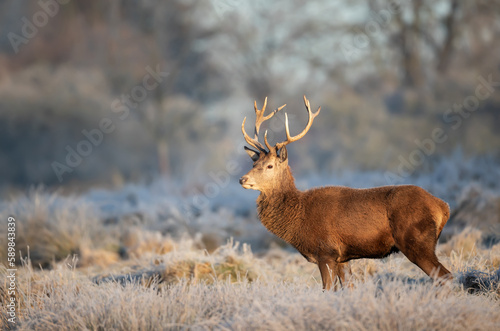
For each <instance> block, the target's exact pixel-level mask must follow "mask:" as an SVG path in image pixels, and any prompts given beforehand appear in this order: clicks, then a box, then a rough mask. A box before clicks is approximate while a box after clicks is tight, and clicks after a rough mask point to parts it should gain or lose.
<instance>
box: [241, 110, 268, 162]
mask: <svg viewBox="0 0 500 331" xmlns="http://www.w3.org/2000/svg"><path fill="white" fill-rule="evenodd" d="M246 120H247V118H246V117H245V118H244V119H243V123H241V132H243V137H244V138H245V140H246V142H247V143H248V144H249V145H250V146H252V147H254V148H255V149H257V150H258V151H260V152H264V153H267V151H266V149H265V148H264V146H262V144H261V143H260V142H259V141H258V140H257V139H252V138H250V136H249V135H248V134H247V133H246V131H245V121H246Z"/></svg>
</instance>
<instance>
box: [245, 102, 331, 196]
mask: <svg viewBox="0 0 500 331" xmlns="http://www.w3.org/2000/svg"><path fill="white" fill-rule="evenodd" d="M304 104H305V106H306V110H307V113H308V115H309V119H308V121H307V125H306V127H305V129H304V130H303V131H302V132H301V133H299V134H298V135H296V136H293V137H291V136H290V129H289V127H288V115H287V114H286V113H285V131H286V140H285V141H283V142H280V143H277V144H276V145H274V146H271V145H270V144H269V142H268V141H267V131H266V132H265V133H264V143H265V146H266V147H267V149H266V147H264V146H263V145H262V144H261V143H260V142H259V129H260V126H261V124H262V123H263V122H265V121H267V120H269V119H270V118H271V117H273V116H274V115H275V114H276V113H277V112H279V111H280V110H281V109H283V108H284V107H285V106H286V104H285V105H283V106H281V107H279V108H277V109H275V110H274V111H273V112H272V113H270V114H269V115H267V116H264V112H265V110H266V106H267V97H266V99H265V100H264V105H263V107H262V109H260V110H259V109H258V108H257V102H256V101H255V102H254V108H255V115H256V116H255V135H254V138H251V137H250V136H248V134H247V133H246V131H245V121H246V117H245V119H244V120H243V123H242V124H241V131H242V132H243V137H244V138H245V140H246V142H247V143H248V144H249V145H250V146H252V147H253V148H254V149H252V148H248V147H246V146H245V151H246V152H247V154H248V155H249V156H250V157H251V158H252V160H253V161H254V163H253V168H252V169H251V170H250V171H249V172H248V173H247V174H246V175H244V176H243V177H241V178H240V184H241V186H243V188H245V189H253V190H258V191H261V192H265V191H271V190H273V189H276V188H280V187H282V185H283V183H286V182H287V181H289V179H290V178H291V179H292V180H291V182H292V183H293V177H291V172H290V168H289V167H288V154H287V151H286V145H288V144H289V143H292V142H294V141H297V140H299V139H301V138H302V137H304V136H305V135H306V133H307V131H309V129H310V128H311V125H312V123H313V120H314V118H315V117H316V116H318V114H319V112H320V110H321V107H319V108H318V110H317V111H316V112H315V113H313V112H312V111H311V105H310V103H309V100H307V98H306V96H305V95H304Z"/></svg>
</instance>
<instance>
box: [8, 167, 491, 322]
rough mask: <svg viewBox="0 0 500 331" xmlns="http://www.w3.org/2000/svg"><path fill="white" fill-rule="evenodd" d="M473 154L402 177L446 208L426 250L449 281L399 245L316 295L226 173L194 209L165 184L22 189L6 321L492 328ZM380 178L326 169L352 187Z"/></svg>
mask: <svg viewBox="0 0 500 331" xmlns="http://www.w3.org/2000/svg"><path fill="white" fill-rule="evenodd" d="M478 162H479V163H480V162H482V161H479V160H468V161H466V160H464V161H463V162H462V164H463V167H461V168H459V169H458V170H459V172H460V174H461V179H459V180H458V181H455V180H450V181H449V182H448V181H447V182H444V183H443V186H444V187H443V186H440V188H441V189H442V190H436V189H435V187H433V186H427V187H426V184H425V183H431V182H432V180H431V178H427V177H432V175H425V176H422V177H420V178H417V177H416V178H413V182H415V183H420V185H423V186H424V187H426V188H427V189H429V190H430V191H431V192H433V193H434V194H436V195H438V196H440V195H441V197H443V198H444V199H446V200H447V201H449V202H450V204H451V205H452V217H451V219H450V221H449V222H448V224H447V226H446V227H445V231H444V232H443V236H442V238H441V239H440V244H439V246H438V256H439V259H440V260H441V261H442V263H443V264H444V265H445V266H446V267H447V268H448V269H450V271H451V272H452V273H453V275H454V277H455V280H454V281H453V283H452V284H449V285H446V286H441V287H440V286H436V285H434V284H433V283H432V281H430V279H429V278H428V277H427V276H426V275H425V274H424V273H423V272H422V271H421V270H420V269H418V267H416V266H415V265H414V264H412V263H411V262H410V261H408V260H407V259H406V258H405V257H404V256H403V255H402V254H400V253H399V254H394V255H391V256H389V257H388V258H386V259H383V260H356V261H353V262H351V269H352V274H351V276H350V278H349V282H350V284H349V286H348V287H345V288H343V289H342V290H340V291H338V292H323V291H322V290H321V277H320V276H319V272H318V271H317V267H316V266H315V265H313V264H311V263H308V262H306V260H305V259H304V258H303V257H302V256H300V254H298V253H296V252H295V251H294V250H293V249H291V248H290V247H287V246H286V245H285V244H284V243H283V242H280V241H279V239H276V238H275V237H273V236H272V235H270V234H268V233H267V232H266V230H265V228H264V227H263V226H262V225H261V224H260V223H259V221H258V220H257V218H256V213H255V208H254V201H253V199H254V197H252V196H248V195H247V194H246V193H247V191H243V190H242V189H240V188H239V187H238V186H239V185H238V184H237V183H236V182H235V181H232V182H231V183H230V184H229V185H228V190H227V192H226V193H221V194H220V195H219V196H217V197H214V198H213V199H210V200H209V203H208V205H207V206H204V207H203V208H200V207H198V206H196V204H195V203H194V201H195V200H194V199H193V198H194V196H190V195H183V194H182V193H179V192H178V189H176V188H175V187H172V186H171V184H169V182H168V181H161V182H157V183H155V184H152V185H149V186H145V185H142V186H141V185H128V186H126V187H124V188H123V189H122V190H119V191H106V190H91V191H89V192H87V193H85V194H80V195H71V196H62V195H60V194H57V193H49V192H47V191H46V190H43V189H38V190H32V191H30V192H29V193H27V194H26V195H24V196H19V197H16V198H13V199H12V200H10V201H6V202H4V203H3V204H2V206H1V212H0V217H2V218H7V217H8V215H16V218H17V220H18V223H17V247H18V248H19V256H18V262H19V266H18V291H19V296H18V297H19V310H18V311H19V320H18V324H17V326H16V327H19V328H20V329H36V330H46V329H66V328H68V327H74V328H76V329H122V330H143V329H207V328H208V329H213V328H221V329H250V328H252V329H253V328H257V329H269V330H271V329H273V330H274V329H278V330H281V329H283V330H284V329H331V328H339V329H359V330H364V329H372V328H373V327H376V328H378V329H383V330H392V329H457V330H465V329H483V330H493V329H496V328H497V327H498V325H499V323H500V314H499V313H498V312H499V310H500V309H499V300H500V186H498V184H496V185H489V184H490V183H489V180H490V179H491V175H492V174H491V173H481V172H478V171H477V168H476V166H477V163H478ZM440 167H446V165H440ZM450 171H451V169H450ZM493 175H495V176H496V178H497V179H498V178H500V177H499V176H498V173H497V174H493ZM381 177H382V178H383V176H381V174H380V173H378V174H377V173H374V172H371V173H361V172H360V173H357V174H347V175H346V176H340V177H339V178H334V177H332V178H329V180H330V181H331V183H332V184H347V185H350V186H353V187H363V186H374V185H376V184H377V183H378V180H380V178H381ZM316 181H317V179H315V178H311V179H303V182H304V183H303V185H304V186H309V185H313V184H311V183H314V182H316ZM496 183H498V181H497V182H496ZM360 230H361V229H360ZM1 238H6V230H5V229H2V232H1ZM0 247H2V249H3V251H2V256H5V255H6V252H5V247H6V244H5V242H4V241H2V245H1V246H0ZM6 269H7V268H6V266H5V265H2V269H1V273H2V274H7V271H6ZM3 279H5V278H3ZM6 289H7V283H6V282H4V283H3V284H2V291H1V293H2V298H3V300H5V298H6V297H7V295H6V293H7V291H6ZM2 314H3V315H2V323H3V327H7V328H8V327H12V325H10V324H8V323H7V322H6V319H7V318H8V315H7V314H6V312H5V310H4V312H3V313H2Z"/></svg>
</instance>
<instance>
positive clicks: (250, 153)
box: [244, 146, 260, 162]
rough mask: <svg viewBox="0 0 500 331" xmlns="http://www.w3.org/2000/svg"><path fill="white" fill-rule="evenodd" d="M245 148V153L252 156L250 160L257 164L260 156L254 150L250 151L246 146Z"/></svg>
mask: <svg viewBox="0 0 500 331" xmlns="http://www.w3.org/2000/svg"><path fill="white" fill-rule="evenodd" d="M244 148H245V152H247V154H248V156H250V158H252V161H253V162H255V161H257V160H258V159H259V156H260V154H259V153H258V152H256V151H254V150H253V149H250V148H248V147H246V146H245V147H244Z"/></svg>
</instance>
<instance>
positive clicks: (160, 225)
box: [0, 0, 500, 330]
mask: <svg viewBox="0 0 500 331" xmlns="http://www.w3.org/2000/svg"><path fill="white" fill-rule="evenodd" d="M499 15H500V1H497V0H492V1H458V0H438V1H432V0H422V1H405V0H400V1H399V0H376V1H368V0H355V1H349V2H348V3H347V2H344V1H331V0H319V1H303V0H286V1H285V0H283V1H282V0H279V1H267V2H266V1H263V0H256V1H247V0H210V1H193V0H168V1H167V0H114V1H97V0H95V1H94V0H92V1H90V0H88V1H59V0H42V1H29V0H6V1H2V2H0V37H1V39H0V224H1V226H0V302H1V303H2V305H1V310H0V329H2V330H4V329H5V330H67V329H75V330H187V329H189V330H191V329H193V330H207V329H221V330H254V329H257V330H332V329H335V330H336V329H339V330H373V329H380V330H498V329H499V328H500V130H498V128H499V127H500V116H499V109H500V73H499V66H498V65H499V64H498V54H499V52H500V25H499V24H498V22H500V17H499ZM45 18H46V20H45ZM304 94H306V95H307V97H308V99H309V100H310V101H311V107H312V108H313V109H317V107H319V106H321V108H322V110H321V114H320V115H319V117H318V118H317V119H316V120H315V123H314V126H313V127H312V129H311V130H310V131H309V133H308V134H307V136H306V137H304V139H302V140H301V141H300V142H297V143H294V144H291V145H290V146H289V149H288V154H289V163H290V166H291V168H292V170H293V173H294V176H295V178H296V186H297V187H298V188H299V189H303V190H305V189H308V188H312V187H316V186H325V185H345V186H349V187H356V188H364V187H374V186H382V185H389V184H415V185H418V186H421V187H423V188H425V189H426V190H428V191H429V192H431V193H432V194H433V195H435V196H437V197H439V198H441V199H443V200H444V201H446V202H447V203H448V204H449V205H450V209H451V216H450V220H449V221H448V223H447V225H446V226H445V227H444V230H443V232H442V235H441V238H440V239H439V243H438V247H437V255H438V257H439V260H440V261H441V262H442V263H443V265H444V266H445V267H446V268H448V269H449V270H450V271H451V273H452V274H453V276H454V280H453V281H452V282H451V283H449V284H445V285H443V286H437V285H436V284H434V283H433V282H432V281H431V280H430V278H429V277H427V275H425V274H424V273H423V272H422V271H421V270H420V269H419V268H418V267H417V266H415V265H414V264H413V263H411V262H410V261H408V259H407V258H406V257H404V256H403V255H402V254H400V253H398V254H393V255H390V256H389V257H387V258H384V259H381V260H373V259H360V260H354V261H351V263H350V264H351V274H350V275H349V277H348V283H347V284H346V286H344V287H343V288H342V289H341V290H338V291H322V284H321V277H320V274H319V271H318V270H317V269H318V268H317V266H316V265H314V264H311V263H308V262H307V261H306V260H305V259H304V258H303V257H302V256H301V255H300V254H299V253H297V252H296V251H295V250H294V249H293V248H292V247H290V246H288V245H287V244H286V243H285V242H283V241H281V240H280V239H278V238H277V237H275V236H273V235H272V234H270V233H269V232H267V230H266V229H265V228H264V226H262V224H261V223H260V222H259V220H258V217H257V212H256V208H255V200H256V198H257V195H258V193H257V192H253V191H249V190H244V189H243V188H242V187H241V186H240V185H239V184H238V178H240V176H242V175H243V174H245V173H246V172H247V171H248V170H249V169H250V167H251V166H252V163H251V160H250V158H248V156H247V154H246V153H245V152H244V150H243V144H244V140H243V137H242V135H241V122H242V120H243V118H244V117H245V116H246V117H247V118H248V121H249V122H248V123H250V122H252V121H253V119H254V117H253V116H254V114H253V102H254V100H256V102H257V104H258V106H259V107H260V106H262V103H263V101H264V98H265V97H266V96H268V97H269V99H268V100H269V105H268V111H270V110H271V109H275V108H276V107H278V106H281V105H282V104H285V103H286V104H287V106H286V108H284V111H286V112H287V113H288V117H289V119H290V131H291V132H292V135H293V134H295V133H296V132H300V130H301V129H303V125H304V123H305V122H306V113H305V111H304V109H303V108H304V107H303V104H302V95H304ZM284 111H281V112H280V113H278V114H277V115H276V116H275V117H274V118H273V119H271V120H270V121H269V123H266V125H264V126H263V130H261V132H263V131H264V130H266V129H267V130H268V131H269V135H268V137H269V140H270V142H271V143H272V144H274V143H276V142H277V141H281V140H283V137H284V136H285V132H284V123H283V122H284V116H283V112H284ZM248 123H247V124H248ZM248 127H249V126H248ZM248 127H247V130H248ZM248 132H250V131H248ZM10 218H13V219H15V259H14V260H15V261H14V262H13V264H12V265H11V264H10V262H8V261H9V260H8V257H9V242H12V241H10V240H9V233H10V232H11V231H12V230H10V229H12V227H11V225H7V223H8V222H9V224H11V222H10V221H8V220H10ZM362 230H363V229H359V231H362ZM11 269H15V270H16V271H15V282H14V283H13V281H12V279H13V278H12V276H11V274H12V270H11ZM12 284H15V286H14V285H12ZM13 286H14V287H15V289H12V287H13ZM12 292H14V294H12ZM12 297H15V300H16V301H15V313H16V319H15V321H16V323H12V322H10V321H9V318H12V315H10V312H11V308H9V303H10V302H11V300H12Z"/></svg>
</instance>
